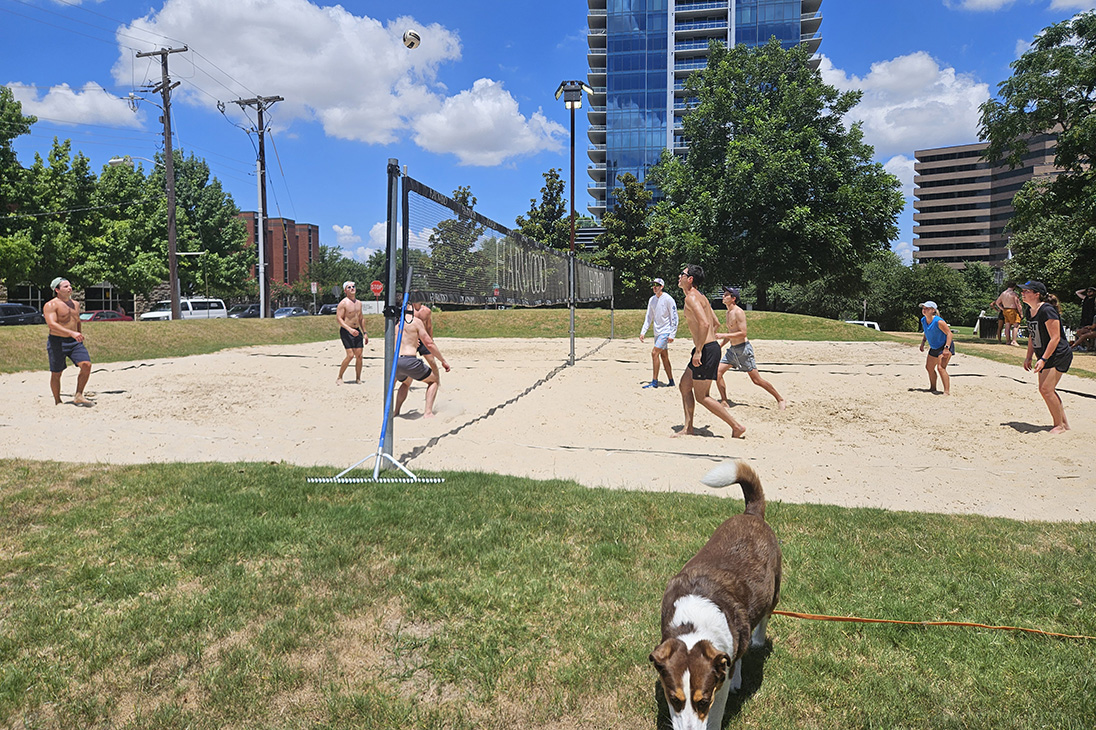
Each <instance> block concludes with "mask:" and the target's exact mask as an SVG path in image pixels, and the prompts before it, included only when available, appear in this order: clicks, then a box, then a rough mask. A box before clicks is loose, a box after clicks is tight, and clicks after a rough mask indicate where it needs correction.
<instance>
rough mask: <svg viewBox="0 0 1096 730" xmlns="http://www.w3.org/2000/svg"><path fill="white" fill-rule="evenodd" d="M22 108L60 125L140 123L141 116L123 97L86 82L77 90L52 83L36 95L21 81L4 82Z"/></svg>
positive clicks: (131, 125)
mask: <svg viewBox="0 0 1096 730" xmlns="http://www.w3.org/2000/svg"><path fill="white" fill-rule="evenodd" d="M7 87H8V88H9V89H11V92H12V95H13V96H14V97H15V99H16V101H18V102H19V103H20V104H21V105H22V107H23V113H24V114H28V115H33V116H36V117H41V118H42V119H49V120H50V121H52V122H58V123H61V124H103V125H109V126H113V127H134V128H139V127H140V126H141V121H142V117H140V116H138V115H137V114H134V113H133V110H131V109H130V108H129V104H128V103H127V100H126V99H121V98H119V97H117V96H114V95H113V94H111V93H109V92H107V91H106V89H104V88H103V87H102V86H100V85H99V84H96V83H94V82H88V83H86V84H84V86H83V87H82V88H81V89H80V90H79V91H76V90H74V89H73V88H72V87H71V86H69V85H68V84H61V85H60V86H54V87H52V88H50V90H49V91H47V92H46V93H45V95H44V96H42V98H38V89H36V88H35V87H33V86H27V85H25V84H20V83H17V82H16V83H11V84H7Z"/></svg>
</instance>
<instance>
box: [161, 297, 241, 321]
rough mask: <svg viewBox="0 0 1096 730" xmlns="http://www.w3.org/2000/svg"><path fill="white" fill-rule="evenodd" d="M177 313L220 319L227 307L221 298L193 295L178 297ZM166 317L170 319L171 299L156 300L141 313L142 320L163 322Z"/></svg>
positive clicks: (183, 316) (195, 317) (192, 316)
mask: <svg viewBox="0 0 1096 730" xmlns="http://www.w3.org/2000/svg"><path fill="white" fill-rule="evenodd" d="M179 313H180V314H181V315H182V318H183V319H221V318H224V317H227V316H228V309H226V308H225V303H224V301H223V300H221V299H206V298H205V297H195V298H193V299H180V300H179ZM168 319H171V301H170V300H167V299H165V300H164V301H161V302H156V306H154V307H153V308H152V309H150V310H149V311H147V312H145V313H144V314H142V315H141V321H142V322H163V321H164V320H168Z"/></svg>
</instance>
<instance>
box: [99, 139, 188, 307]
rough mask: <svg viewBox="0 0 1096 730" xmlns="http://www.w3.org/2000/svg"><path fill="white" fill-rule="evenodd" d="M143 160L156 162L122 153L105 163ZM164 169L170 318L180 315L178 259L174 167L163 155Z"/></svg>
mask: <svg viewBox="0 0 1096 730" xmlns="http://www.w3.org/2000/svg"><path fill="white" fill-rule="evenodd" d="M134 159H138V160H145V161H146V162H151V163H152V164H153V165H155V164H156V161H155V160H150V159H148V158H147V157H135V156H133V155H124V156H122V157H112V158H110V159H109V160H108V161H107V164H108V165H110V166H111V167H118V166H119V165H125V166H126V167H128V168H130V169H132V168H133V160H134ZM164 159H165V162H166V165H165V167H166V170H165V175H164V188H165V192H166V194H167V272H168V288H170V289H171V318H172V319H179V318H180V317H181V316H182V315H181V312H180V308H179V298H180V292H179V261H178V258H177V256H176V251H175V168H174V166H173V164H172V162H173V161H172V159H171V158H170V157H165V158H164Z"/></svg>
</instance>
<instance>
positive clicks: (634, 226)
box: [593, 173, 677, 307]
mask: <svg viewBox="0 0 1096 730" xmlns="http://www.w3.org/2000/svg"><path fill="white" fill-rule="evenodd" d="M617 180H618V181H619V182H620V184H621V187H618V188H616V189H614V190H613V195H614V196H616V201H617V202H616V205H615V206H614V207H613V210H611V211H609V212H608V213H606V214H605V217H604V218H602V225H603V226H604V227H605V233H603V234H602V235H601V236H599V237H598V239H597V245H598V252H597V254H595V256H594V257H593V258H594V262H595V263H598V264H601V265H603V266H612V267H613V269H614V276H613V285H614V289H615V291H614V297H615V298H616V301H617V304H618V306H622V307H636V306H638V307H642V306H645V305H646V303H647V299H648V298H649V297H650V296H651V279H653V278H654V277H656V276H657V277H661V278H663V279H667V278H669V279H670V280H671V282H673V283H676V279H677V277H676V276H675V275H674V273H673V268H674V267H676V266H677V264H676V263H670V258H671V249H670V245H669V241H670V237H669V236H668V235H667V234H666V231H667V223H666V220H665V217H664V216H658V215H654V214H653V211H651V208H650V206H651V199H652V197H653V194H652V193H651V191H650V190H649V189H648V188H647V187H646V186H645V185H644V184H643V183H642V182H641V181H639V180H637V179H636V177H635V175H633V174H631V173H625V174H623V175H621V176H619V177H618V178H617ZM669 290H670V291H676V289H675V288H674V287H673V286H671V287H670V289H669Z"/></svg>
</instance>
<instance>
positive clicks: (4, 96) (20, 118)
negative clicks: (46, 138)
mask: <svg viewBox="0 0 1096 730" xmlns="http://www.w3.org/2000/svg"><path fill="white" fill-rule="evenodd" d="M37 121H38V119H37V118H36V117H32V116H24V115H23V105H22V104H20V103H19V102H18V101H16V99H15V95H14V94H13V93H12V91H11V89H9V88H8V87H7V86H0V247H5V248H4V249H3V250H10V251H13V252H14V250H15V248H14V247H15V246H16V245H18V247H19V248H23V247H25V245H26V243H25V241H24V242H23V243H17V242H16V241H10V242H9V243H5V242H4V241H5V239H7V238H8V237H10V236H13V235H14V234H15V233H16V231H18V230H21V229H22V226H21V225H20V222H21V221H22V220H23V219H21V218H17V217H16V214H17V213H19V211H20V209H21V208H22V207H23V205H24V204H25V203H26V181H25V178H24V174H23V168H22V166H20V164H19V160H18V159H17V158H16V156H15V148H14V146H13V142H14V141H15V139H16V138H17V137H21V136H22V135H24V134H30V128H31V125H33V124H34V123H35V122H37ZM23 238H25V237H23ZM9 246H10V247H11V248H8V247H9ZM0 260H4V261H5V263H6V262H7V259H0ZM3 275H4V272H0V281H3V280H4V279H3V278H2V277H3Z"/></svg>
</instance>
